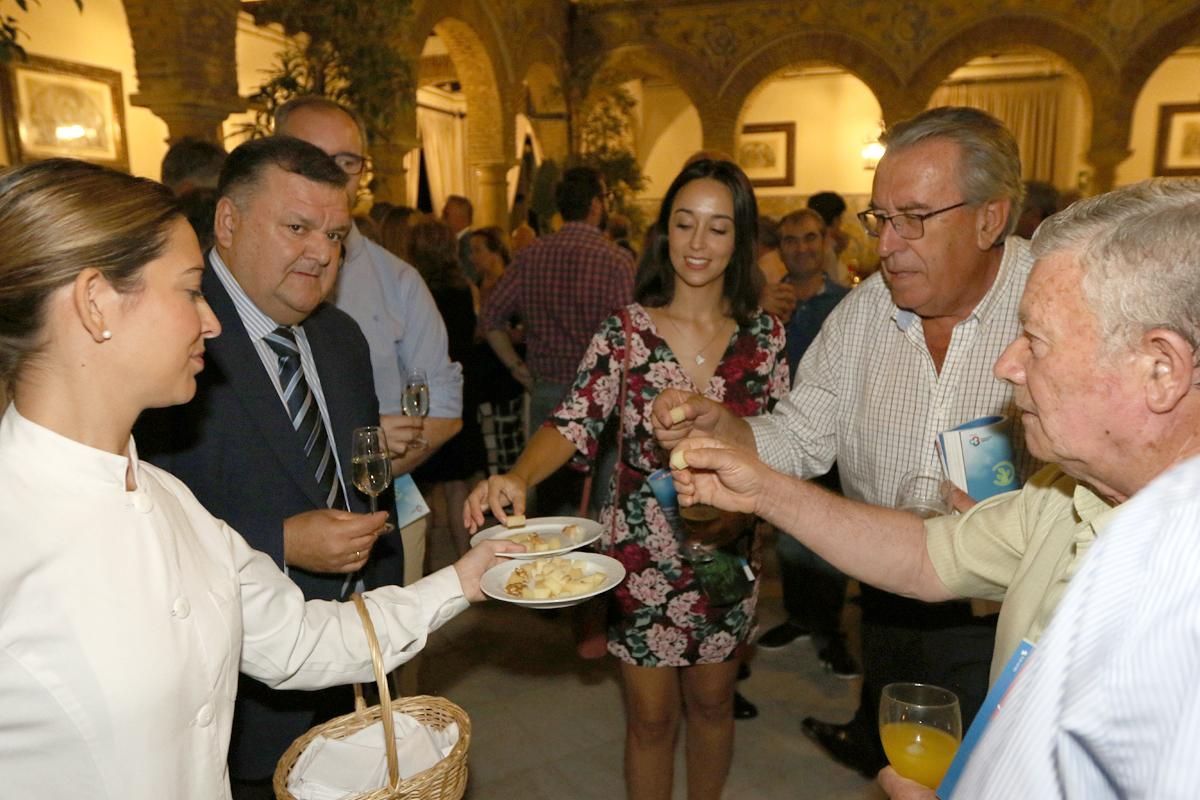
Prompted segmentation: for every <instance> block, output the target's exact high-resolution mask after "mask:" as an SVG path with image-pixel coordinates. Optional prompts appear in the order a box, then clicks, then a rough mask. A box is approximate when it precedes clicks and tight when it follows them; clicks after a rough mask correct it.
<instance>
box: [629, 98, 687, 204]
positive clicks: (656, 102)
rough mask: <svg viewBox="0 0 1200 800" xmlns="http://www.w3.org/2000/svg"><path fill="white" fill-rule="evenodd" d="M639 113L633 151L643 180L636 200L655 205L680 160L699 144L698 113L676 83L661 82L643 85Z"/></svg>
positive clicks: (672, 176)
mask: <svg viewBox="0 0 1200 800" xmlns="http://www.w3.org/2000/svg"><path fill="white" fill-rule="evenodd" d="M640 113H641V118H642V125H641V130H640V131H638V135H637V153H638V159H639V160H640V161H641V163H642V171H643V172H644V173H645V175H646V178H647V180H646V189H645V191H643V192H642V194H641V197H640V198H639V199H640V200H643V201H654V205H656V206H657V201H660V200H662V197H663V195H664V194H666V192H667V188H668V187H669V186H670V185H671V181H673V180H675V176H676V175H677V174H679V170H680V169H681V168H682V167H683V162H684V161H686V160H687V158H688V156H690V155H691V154H692V153H694V152H696V151H697V150H699V149H700V148H701V146H702V143H703V138H702V135H701V134H702V132H701V129H700V114H699V113H697V111H696V107H695V106H694V105H692V103H691V101H689V100H688V97H687V95H686V94H684V93H683V91H682V90H681V89H680V88H679V87H678V86H675V85H674V84H665V83H647V84H645V85H644V86H643V88H642V103H641V107H640Z"/></svg>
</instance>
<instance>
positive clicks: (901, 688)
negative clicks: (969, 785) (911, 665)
mask: <svg viewBox="0 0 1200 800" xmlns="http://www.w3.org/2000/svg"><path fill="white" fill-rule="evenodd" d="M879 738H880V739H881V740H882V742H883V752H884V753H886V754H887V758H888V761H889V762H890V763H891V765H892V768H893V769H895V770H896V772H899V773H900V774H901V775H903V776H904V777H905V778H908V779H909V780H913V781H916V782H917V783H920V784H922V785H923V786H928V787H929V788H930V789H936V788H937V787H938V784H939V783H941V782H942V778H943V777H945V775H946V770H948V769H949V768H950V762H951V761H953V760H954V754H955V753H956V752H957V751H958V745H959V743H960V742H961V741H962V711H961V710H960V709H959V705H958V697H957V696H955V694H954V692H951V691H950V690H948V689H942V688H940V687H937V686H930V685H928V684H924V683H889V684H888V685H887V686H885V687H883V692H882V695H881V697H880V700H879Z"/></svg>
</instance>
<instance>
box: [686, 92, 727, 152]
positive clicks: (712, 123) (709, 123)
mask: <svg viewBox="0 0 1200 800" xmlns="http://www.w3.org/2000/svg"><path fill="white" fill-rule="evenodd" d="M696 111H697V112H698V113H699V114H700V134H701V136H702V137H703V138H702V139H701V141H702V142H703V143H704V149H705V150H716V151H718V152H721V153H725V154H726V155H728V156H730V157H736V155H737V150H736V147H737V137H738V128H737V117H738V115H737V112H738V110H737V109H736V108H729V107H728V104H726V103H722V102H721V101H719V100H710V102H706V103H704V104H703V105H698V106H696ZM687 155H690V153H689V154H687ZM685 157H686V156H685Z"/></svg>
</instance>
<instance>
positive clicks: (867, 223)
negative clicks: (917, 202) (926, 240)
mask: <svg viewBox="0 0 1200 800" xmlns="http://www.w3.org/2000/svg"><path fill="white" fill-rule="evenodd" d="M966 204H967V201H966V200H964V201H962V202H961V203H955V204H954V205H952V206H946V207H945V208H939V209H938V210H937V211H928V212H926V213H924V214H912V213H904V214H891V215H888V214H880V213H879V212H878V211H872V210H870V209H868V210H866V211H860V212H858V221H859V222H861V223H862V226H863V228H864V229H865V230H866V232H867V235H868V236H870V237H871V238H873V239H878V238H879V235H880V234H881V233H883V223H885V222H890V223H892V230H894V231H895V232H896V234H897V235H898V236H899V237H900V238H901V239H920V238H921V237H922V236H924V235H925V220H927V219H929V218H930V217H936V216H937V215H938V214H945V213H946V212H947V211H953V210H954V209H956V208H962V207H963V206H965V205H966Z"/></svg>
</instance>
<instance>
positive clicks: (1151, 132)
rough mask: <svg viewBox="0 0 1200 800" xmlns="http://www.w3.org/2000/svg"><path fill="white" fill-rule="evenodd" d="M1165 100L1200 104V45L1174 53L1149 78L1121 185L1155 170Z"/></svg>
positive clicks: (1137, 108) (1137, 107) (1119, 178)
mask: <svg viewBox="0 0 1200 800" xmlns="http://www.w3.org/2000/svg"><path fill="white" fill-rule="evenodd" d="M1166 103H1200V47H1191V48H1186V49H1184V50H1181V51H1179V52H1178V53H1176V54H1175V55H1173V56H1171V57H1170V58H1168V59H1167V60H1166V61H1164V62H1163V63H1162V64H1161V65H1159V67H1158V69H1156V70H1155V71H1154V72H1153V73H1152V74H1151V75H1150V80H1148V81H1146V85H1145V87H1143V89H1142V92H1141V94H1139V95H1138V100H1137V104H1136V105H1135V106H1134V111H1133V127H1132V130H1131V132H1130V137H1129V138H1130V144H1129V149H1131V150H1132V151H1133V155H1132V156H1130V157H1129V158H1128V159H1127V160H1126V161H1125V162H1124V163H1123V164H1121V165H1120V166H1119V167H1118V168H1117V181H1116V183H1117V185H1118V186H1123V185H1125V184H1128V183H1134V182H1136V181H1139V180H1141V179H1143V178H1148V177H1150V175H1151V174H1152V173H1153V172H1154V146H1155V142H1156V141H1157V137H1158V107H1159V106H1161V105H1163V104H1166Z"/></svg>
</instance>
